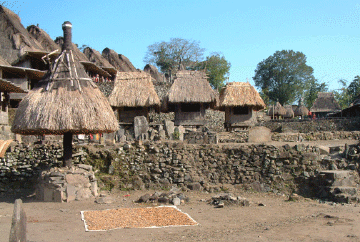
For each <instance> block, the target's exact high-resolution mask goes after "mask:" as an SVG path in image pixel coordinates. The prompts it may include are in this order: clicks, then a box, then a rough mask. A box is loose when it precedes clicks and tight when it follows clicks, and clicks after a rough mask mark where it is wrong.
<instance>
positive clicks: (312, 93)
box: [304, 79, 327, 109]
mask: <svg viewBox="0 0 360 242" xmlns="http://www.w3.org/2000/svg"><path fill="white" fill-rule="evenodd" d="M326 91H327V85H326V83H325V82H323V83H319V81H318V80H317V79H311V80H309V81H308V82H307V83H306V87H305V91H304V105H305V106H306V107H308V108H309V109H310V108H311V106H312V105H313V103H314V101H315V99H316V98H317V95H318V93H319V92H326Z"/></svg>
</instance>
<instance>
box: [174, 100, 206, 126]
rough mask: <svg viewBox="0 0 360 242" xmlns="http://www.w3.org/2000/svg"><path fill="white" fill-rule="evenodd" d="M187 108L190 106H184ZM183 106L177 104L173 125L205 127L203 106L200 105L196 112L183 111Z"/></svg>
mask: <svg viewBox="0 0 360 242" xmlns="http://www.w3.org/2000/svg"><path fill="white" fill-rule="evenodd" d="M185 105H187V106H189V105H192V104H185ZM195 105H196V104H195ZM185 110H186V108H184V104H178V105H177V106H176V109H175V125H189V126H201V125H205V123H206V121H205V106H204V105H203V104H200V107H199V110H198V111H185Z"/></svg>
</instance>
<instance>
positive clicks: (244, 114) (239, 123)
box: [218, 82, 266, 131]
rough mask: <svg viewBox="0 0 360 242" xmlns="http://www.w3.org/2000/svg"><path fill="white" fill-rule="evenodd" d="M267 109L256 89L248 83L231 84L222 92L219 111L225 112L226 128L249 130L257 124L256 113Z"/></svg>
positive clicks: (229, 129)
mask: <svg viewBox="0 0 360 242" xmlns="http://www.w3.org/2000/svg"><path fill="white" fill-rule="evenodd" d="M265 107H266V105H265V103H264V101H263V99H262V98H261V97H260V95H259V93H258V92H257V91H256V89H255V88H254V87H253V86H252V85H251V84H250V83H248V82H230V83H227V84H226V86H225V87H223V88H222V89H221V91H220V102H219V107H218V109H219V110H221V111H225V123H224V125H225V128H226V130H228V131H231V130H232V129H233V128H234V127H243V128H247V127H250V126H253V125H254V124H255V123H256V122H257V115H256V112H257V111H259V110H261V109H264V108H265Z"/></svg>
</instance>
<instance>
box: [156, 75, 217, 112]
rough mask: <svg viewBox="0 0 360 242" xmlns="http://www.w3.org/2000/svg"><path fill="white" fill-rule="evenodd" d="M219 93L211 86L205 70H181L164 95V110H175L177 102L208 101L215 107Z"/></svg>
mask: <svg viewBox="0 0 360 242" xmlns="http://www.w3.org/2000/svg"><path fill="white" fill-rule="evenodd" d="M217 102H218V95H217V93H216V92H215V91H214V90H213V89H212V88H211V86H210V84H209V82H208V81H207V77H206V74H205V72H202V71H188V70H181V71H178V72H177V73H176V74H175V78H174V83H173V84H172V86H171V88H170V89H169V92H168V93H167V95H166V96H165V97H164V100H163V109H164V111H168V112H173V111H175V109H174V108H175V107H174V104H176V103H207V104H209V105H210V107H212V108H214V107H215V106H216V103H217Z"/></svg>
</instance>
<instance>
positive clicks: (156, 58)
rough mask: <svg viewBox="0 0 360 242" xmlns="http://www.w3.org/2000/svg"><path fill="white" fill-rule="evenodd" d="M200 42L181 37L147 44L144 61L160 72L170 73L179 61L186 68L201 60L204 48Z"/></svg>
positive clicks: (174, 69) (175, 68)
mask: <svg viewBox="0 0 360 242" xmlns="http://www.w3.org/2000/svg"><path fill="white" fill-rule="evenodd" d="M199 43H200V42H198V41H194V40H186V39H181V38H171V39H170V41H169V42H165V41H162V42H157V43H155V44H152V45H149V46H148V50H147V52H146V54H145V57H144V62H145V63H148V64H153V65H156V66H157V67H158V68H159V69H160V71H161V72H163V73H168V74H169V73H171V72H174V71H176V70H177V69H178V68H179V65H180V63H181V64H182V65H183V66H184V67H185V68H186V69H187V68H190V67H193V66H194V65H196V63H198V62H200V61H202V60H203V54H204V51H205V49H203V48H200V45H199Z"/></svg>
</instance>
